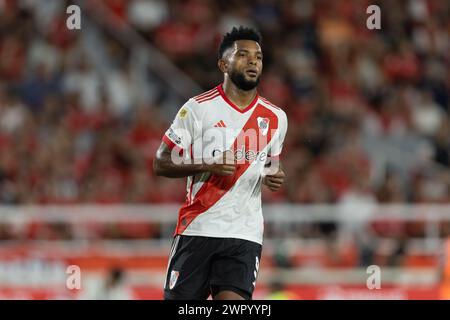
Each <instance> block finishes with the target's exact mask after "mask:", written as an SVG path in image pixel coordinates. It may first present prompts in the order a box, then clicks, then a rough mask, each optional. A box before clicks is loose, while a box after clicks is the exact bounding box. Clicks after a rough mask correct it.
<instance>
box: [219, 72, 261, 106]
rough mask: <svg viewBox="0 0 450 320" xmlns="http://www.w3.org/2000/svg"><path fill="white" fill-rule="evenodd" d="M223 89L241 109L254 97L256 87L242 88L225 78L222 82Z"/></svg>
mask: <svg viewBox="0 0 450 320" xmlns="http://www.w3.org/2000/svg"><path fill="white" fill-rule="evenodd" d="M223 91H224V92H225V94H226V95H227V97H228V99H230V100H231V101H232V102H233V103H234V104H235V105H236V106H238V107H239V108H240V109H241V110H243V109H245V108H246V107H247V106H248V105H249V104H250V103H251V102H252V101H253V99H255V97H256V88H254V89H252V90H248V91H245V90H242V89H239V88H238V87H237V86H236V85H235V84H234V83H233V81H231V80H230V79H228V78H225V81H224V82H223Z"/></svg>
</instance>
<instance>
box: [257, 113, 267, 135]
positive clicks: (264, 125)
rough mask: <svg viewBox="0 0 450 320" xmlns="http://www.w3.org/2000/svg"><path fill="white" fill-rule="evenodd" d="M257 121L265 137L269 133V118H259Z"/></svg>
mask: <svg viewBox="0 0 450 320" xmlns="http://www.w3.org/2000/svg"><path fill="white" fill-rule="evenodd" d="M256 121H257V122H258V127H259V130H261V133H262V135H263V136H265V135H266V134H267V131H269V121H270V120H269V118H262V117H258V118H257V119H256Z"/></svg>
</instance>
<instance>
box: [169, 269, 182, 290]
mask: <svg viewBox="0 0 450 320" xmlns="http://www.w3.org/2000/svg"><path fill="white" fill-rule="evenodd" d="M179 275H180V272H179V271H175V270H172V271H171V272H170V280H169V289H170V290H172V289H173V288H174V287H175V285H176V284H177V280H178V276H179Z"/></svg>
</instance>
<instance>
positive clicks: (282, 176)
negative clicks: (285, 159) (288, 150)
mask: <svg viewBox="0 0 450 320" xmlns="http://www.w3.org/2000/svg"><path fill="white" fill-rule="evenodd" d="M269 176H270V177H275V178H284V177H285V176H286V175H285V173H284V172H283V171H278V172H276V173H275V174H271V175H269Z"/></svg>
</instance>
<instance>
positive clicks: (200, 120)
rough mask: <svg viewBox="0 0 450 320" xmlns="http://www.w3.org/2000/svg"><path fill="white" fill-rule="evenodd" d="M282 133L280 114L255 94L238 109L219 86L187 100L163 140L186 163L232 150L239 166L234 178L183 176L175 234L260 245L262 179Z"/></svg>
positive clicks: (284, 119) (283, 125) (284, 123)
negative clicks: (184, 186) (184, 191)
mask: <svg viewBox="0 0 450 320" xmlns="http://www.w3.org/2000/svg"><path fill="white" fill-rule="evenodd" d="M286 131H287V117H286V114H285V112H284V111H283V110H281V109H280V108H278V107H276V106H274V105H273V104H272V103H270V102H269V101H267V100H266V99H264V98H262V97H260V96H258V95H257V96H256V97H255V99H254V100H253V101H252V102H251V103H250V105H249V106H248V107H246V108H245V109H243V110H241V109H239V108H238V107H237V106H236V105H234V104H233V103H232V102H231V101H230V100H229V99H228V98H227V97H226V95H225V93H224V91H223V88H222V85H219V86H217V87H215V88H214V89H212V90H210V91H207V92H205V93H203V94H201V95H198V96H196V97H194V98H191V99H189V101H187V102H186V103H185V104H184V105H183V106H182V107H181V109H180V110H179V111H178V114H177V116H176V118H175V120H174V121H173V123H172V125H171V127H170V128H169V129H168V130H167V131H166V133H165V135H164V137H163V141H164V142H165V143H166V144H167V145H168V146H169V147H170V148H171V149H172V150H177V152H180V151H182V152H183V154H184V157H185V158H187V159H200V158H203V159H208V158H209V159H210V158H212V157H213V156H215V155H217V154H218V152H224V151H226V150H231V151H233V153H234V155H235V159H236V161H237V163H238V164H237V167H236V171H235V173H234V175H233V176H218V175H213V174H210V173H203V174H196V175H194V176H190V177H188V181H187V197H186V203H185V204H184V205H183V207H182V208H181V209H180V212H179V217H178V223H177V228H176V231H175V234H183V235H195V236H207V237H218V238H238V239H245V240H249V241H253V242H257V243H259V244H262V240H263V228H264V223H263V222H264V221H263V215H262V209H261V182H262V177H263V175H264V172H265V165H266V164H267V163H268V161H270V159H273V158H278V157H279V155H280V153H281V149H282V145H283V141H284V137H285V135H286ZM174 148H175V149H174Z"/></svg>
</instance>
